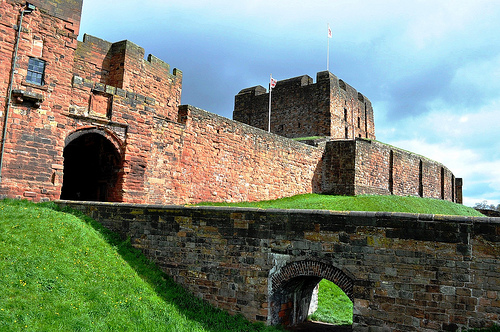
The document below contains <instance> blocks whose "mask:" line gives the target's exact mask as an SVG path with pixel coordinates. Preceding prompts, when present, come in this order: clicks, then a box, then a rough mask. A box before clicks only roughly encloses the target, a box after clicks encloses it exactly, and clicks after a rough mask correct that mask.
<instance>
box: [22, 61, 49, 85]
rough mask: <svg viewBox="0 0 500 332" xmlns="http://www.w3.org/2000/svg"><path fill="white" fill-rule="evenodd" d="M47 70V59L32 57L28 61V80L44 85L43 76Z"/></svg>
mask: <svg viewBox="0 0 500 332" xmlns="http://www.w3.org/2000/svg"><path fill="white" fill-rule="evenodd" d="M44 72H45V61H43V60H40V59H36V58H30V60H29V63H28V74H27V75H26V82H29V83H33V84H37V85H43V76H44Z"/></svg>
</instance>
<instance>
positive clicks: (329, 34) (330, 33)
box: [328, 24, 332, 38]
mask: <svg viewBox="0 0 500 332" xmlns="http://www.w3.org/2000/svg"><path fill="white" fill-rule="evenodd" d="M328 38H332V29H331V28H330V24H328Z"/></svg>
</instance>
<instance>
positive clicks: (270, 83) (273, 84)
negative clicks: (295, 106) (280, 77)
mask: <svg viewBox="0 0 500 332" xmlns="http://www.w3.org/2000/svg"><path fill="white" fill-rule="evenodd" d="M276 83H278V81H277V80H276V79H274V78H273V77H272V76H271V81H270V82H269V86H270V87H271V89H273V88H274V87H275V86H276Z"/></svg>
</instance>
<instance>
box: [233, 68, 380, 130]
mask: <svg viewBox="0 0 500 332" xmlns="http://www.w3.org/2000/svg"><path fill="white" fill-rule="evenodd" d="M233 118H234V119H235V120H237V121H240V122H243V123H246V124H249V125H252V126H255V127H258V128H261V129H267V127H268V122H269V93H268V92H267V90H266V89H265V88H264V87H263V86H260V85H259V86H255V87H251V88H247V89H243V90H241V91H240V92H239V93H238V94H237V95H236V97H235V108H234V112H233ZM271 131H272V132H273V133H275V134H278V135H282V136H285V137H290V138H296V137H310V136H324V137H330V138H332V139H345V138H354V137H357V138H360V137H361V138H370V139H374V138H375V126H374V123H373V109H372V106H371V102H370V101H369V100H368V98H366V97H365V96H363V95H362V94H361V93H359V92H358V91H356V89H354V88H353V87H352V86H350V85H349V84H346V83H345V82H344V81H343V80H341V79H338V78H337V77H336V76H335V75H333V74H332V73H330V72H328V71H323V72H319V73H317V75H316V83H314V80H313V79H312V78H311V77H310V76H308V75H302V76H297V77H293V78H290V79H285V80H280V81H278V82H277V83H276V87H275V88H274V89H273V92H272V99H271Z"/></svg>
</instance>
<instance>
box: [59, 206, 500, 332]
mask: <svg viewBox="0 0 500 332" xmlns="http://www.w3.org/2000/svg"><path fill="white" fill-rule="evenodd" d="M59 204H60V205H63V206H69V207H72V208H75V209H78V210H81V211H82V212H84V213H85V214H87V215H89V216H91V217H93V218H94V219H96V220H98V221H100V222H101V223H102V224H103V225H104V226H106V227H108V228H109V229H111V230H113V231H116V232H118V233H119V234H121V236H123V237H124V238H129V239H130V241H131V243H132V244H133V245H134V246H135V247H136V248H139V249H140V250H141V251H143V252H144V253H145V254H146V255H147V256H148V257H149V258H150V259H151V260H152V261H154V262H155V263H157V264H158V266H159V267H160V268H161V269H162V270H163V271H165V272H166V273H167V274H169V275H171V276H172V277H173V278H174V279H175V281H176V282H178V283H180V284H182V285H183V286H184V287H186V288H187V289H188V290H189V291H190V292H192V293H193V294H195V295H196V296H198V297H200V298H202V299H204V300H206V301H208V302H209V303H211V304H213V305H215V306H217V307H219V308H222V309H224V310H226V311H228V312H231V313H234V314H237V313H239V314H242V315H244V316H245V317H246V318H248V319H250V320H254V321H264V322H266V323H267V324H273V325H274V324H285V325H287V324H289V323H297V322H300V321H301V320H304V319H305V318H306V314H304V311H303V310H301V308H302V307H303V304H304V303H305V304H308V303H309V300H310V297H311V293H312V289H313V288H314V286H315V285H316V284H317V283H318V282H319V281H320V280H321V279H323V278H326V279H329V280H331V281H332V282H334V283H336V284H337V285H338V286H339V287H341V288H342V290H344V292H345V293H346V294H347V295H348V296H349V297H350V298H351V300H352V301H353V305H354V311H353V315H354V324H353V330H354V331H367V330H377V331H378V330H380V331H382V330H384V331H385V330H388V331H389V330H390V331H459V330H462V331H463V330H465V329H472V328H479V327H485V326H491V325H492V324H499V323H500V273H499V271H498V264H500V218H477V217H458V216H437V215H418V214H405V213H387V212H331V211H308V210H281V211H279V210H268V211H266V210H262V209H248V208H216V207H182V206H158V205H157V206H152V205H127V204H110V203H103V204H99V203H83V202H81V203H79V202H68V201H66V202H59ZM299 281H300V282H299ZM292 286H293V287H292ZM306 306H307V305H306ZM306 313H307V312H306Z"/></svg>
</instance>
